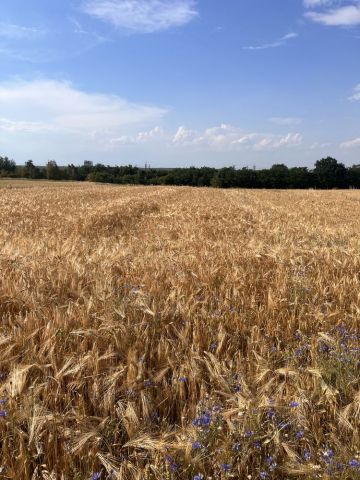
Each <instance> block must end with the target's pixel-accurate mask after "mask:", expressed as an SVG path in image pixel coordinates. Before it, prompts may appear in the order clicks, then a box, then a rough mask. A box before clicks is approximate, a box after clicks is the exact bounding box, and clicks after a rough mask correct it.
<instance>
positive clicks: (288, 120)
mask: <svg viewBox="0 0 360 480" xmlns="http://www.w3.org/2000/svg"><path fill="white" fill-rule="evenodd" d="M269 121H270V122H271V123H274V124H275V125H283V126H289V125H300V124H301V123H302V119H301V118H295V117H272V118H269Z"/></svg>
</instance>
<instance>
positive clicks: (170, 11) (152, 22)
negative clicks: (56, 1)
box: [82, 0, 198, 33]
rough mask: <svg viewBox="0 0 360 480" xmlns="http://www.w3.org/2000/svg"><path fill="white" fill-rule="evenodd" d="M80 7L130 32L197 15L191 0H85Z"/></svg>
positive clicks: (156, 28) (175, 23)
mask: <svg viewBox="0 0 360 480" xmlns="http://www.w3.org/2000/svg"><path fill="white" fill-rule="evenodd" d="M82 10H83V11H84V12H85V13H87V14H89V15H91V16H93V17H96V18H98V19H100V20H102V21H104V22H107V23H110V24H112V25H114V26H115V27H117V28H119V29H121V30H125V31H127V32H131V33H153V32H157V31H162V30H167V29H169V28H171V27H179V26H182V25H185V24H187V23H188V22H190V21H191V20H192V19H194V18H195V17H196V16H197V15H198V12H197V10H196V4H195V1H194V0H85V1H84V3H83V7H82Z"/></svg>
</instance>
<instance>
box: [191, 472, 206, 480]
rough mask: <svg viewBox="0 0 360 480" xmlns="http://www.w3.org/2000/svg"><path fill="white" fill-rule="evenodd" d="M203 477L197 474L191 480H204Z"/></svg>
mask: <svg viewBox="0 0 360 480" xmlns="http://www.w3.org/2000/svg"><path fill="white" fill-rule="evenodd" d="M204 478H205V477H204V475H203V474H202V473H198V474H197V475H195V477H194V478H193V480H204Z"/></svg>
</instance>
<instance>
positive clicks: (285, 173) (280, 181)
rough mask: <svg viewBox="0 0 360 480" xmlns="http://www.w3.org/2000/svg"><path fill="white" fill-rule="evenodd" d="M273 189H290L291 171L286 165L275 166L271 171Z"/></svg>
mask: <svg viewBox="0 0 360 480" xmlns="http://www.w3.org/2000/svg"><path fill="white" fill-rule="evenodd" d="M269 177H270V186H271V188H288V187H289V169H288V167H287V166H286V165H283V164H275V165H273V166H272V167H271V168H270V171H269Z"/></svg>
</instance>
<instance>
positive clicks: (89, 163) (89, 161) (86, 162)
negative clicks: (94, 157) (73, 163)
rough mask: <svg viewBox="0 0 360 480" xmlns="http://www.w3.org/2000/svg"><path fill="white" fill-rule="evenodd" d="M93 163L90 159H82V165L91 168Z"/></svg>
mask: <svg viewBox="0 0 360 480" xmlns="http://www.w3.org/2000/svg"><path fill="white" fill-rule="evenodd" d="M93 166H94V163H93V162H92V161H91V160H84V167H87V168H92V167H93Z"/></svg>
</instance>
